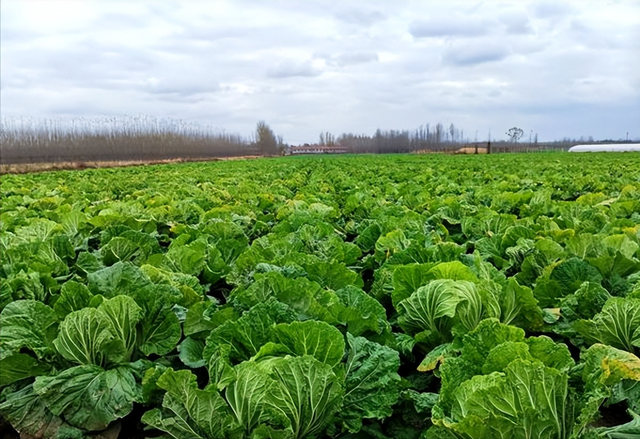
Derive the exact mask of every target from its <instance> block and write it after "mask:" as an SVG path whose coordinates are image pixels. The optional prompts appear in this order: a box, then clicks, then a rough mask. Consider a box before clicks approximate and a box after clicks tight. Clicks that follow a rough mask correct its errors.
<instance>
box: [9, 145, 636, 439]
mask: <svg viewBox="0 0 640 439" xmlns="http://www.w3.org/2000/svg"><path fill="white" fill-rule="evenodd" d="M1 197H2V198H1V211H0V212H1V213H0V261H1V267H0V275H1V284H0V287H1V288H0V308H1V309H2V311H1V314H0V389H1V393H0V414H1V415H2V418H3V421H2V425H3V426H4V428H5V429H9V428H10V427H9V426H8V425H9V424H10V425H11V426H12V427H13V428H14V429H15V430H16V431H17V432H19V433H20V435H21V436H22V437H23V438H92V437H93V438H111V439H115V438H116V437H120V438H130V437H135V438H144V437H149V438H151V437H164V438H175V439H195V438H203V439H205V438H206V439H219V438H220V439H222V438H225V439H241V438H254V439H259V438H264V439H266V438H273V439H289V438H296V439H298V438H342V439H360V438H362V439H364V438H374V439H418V438H429V439H448V438H451V439H454V438H455V439H494V438H504V439H507V438H512V439H596V438H603V439H614V438H630V439H631V438H636V439H637V438H640V359H639V357H638V356H639V355H640V250H639V249H640V155H638V154H633V153H626V154H613V153H610V154H598V153H594V154H589V155H586V156H582V155H575V154H563V153H548V154H517V155H515V154H514V155H506V154H505V155H500V156H495V155H488V156H465V157H462V156H442V155H423V156H415V155H412V156H410V155H393V156H392V155H386V156H317V157H283V158H271V159H258V160H244V161H227V162H223V161H221V162H209V163H189V164H171V165H154V166H141V167H130V168H119V169H95V170H83V171H59V172H48V173H41V174H26V175H4V176H2V177H1Z"/></svg>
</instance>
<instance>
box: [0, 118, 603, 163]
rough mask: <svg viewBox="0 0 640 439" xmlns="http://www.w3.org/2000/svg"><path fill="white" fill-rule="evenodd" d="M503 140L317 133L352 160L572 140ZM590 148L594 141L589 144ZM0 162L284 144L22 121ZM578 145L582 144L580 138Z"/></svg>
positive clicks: (439, 129) (193, 153)
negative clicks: (359, 155)
mask: <svg viewBox="0 0 640 439" xmlns="http://www.w3.org/2000/svg"><path fill="white" fill-rule="evenodd" d="M505 135H506V137H507V140H498V141H496V140H492V139H491V134H489V136H488V138H487V139H486V140H480V141H478V135H477V132H476V133H475V137H474V139H473V140H470V139H469V138H468V137H465V133H464V131H463V130H462V129H459V128H457V127H456V126H455V125H454V124H453V123H452V124H450V125H449V126H447V127H445V125H443V124H442V123H438V124H435V125H429V124H426V125H421V126H420V127H418V128H417V129H415V130H388V131H383V130H380V129H378V130H377V131H376V132H375V133H374V134H373V135H364V134H352V133H344V134H341V135H339V136H334V135H333V134H331V133H330V132H323V133H321V134H320V137H319V142H318V143H319V145H320V146H323V147H339V148H340V150H341V151H348V152H351V153H380V154H384V153H406V152H458V151H461V150H463V151H465V152H474V151H475V152H492V153H496V152H515V151H540V150H548V149H568V148H569V147H571V146H572V145H574V144H576V143H577V142H578V141H577V140H572V139H563V140H561V141H556V142H550V143H544V144H543V143H539V142H538V135H537V134H535V136H534V134H533V131H531V132H530V134H529V138H528V139H526V138H525V132H524V130H522V129H521V128H518V127H513V128H511V129H509V130H508V131H507V132H506V133H505ZM588 140H589V141H591V142H593V139H592V138H589V139H588ZM0 141H1V143H0V163H2V164H16V163H37V162H66V161H116V160H130V161H134V160H140V161H152V160H162V159H173V158H183V159H200V158H202V159H204V158H211V157H228V156H246V155H265V156H269V155H271V156H273V155H281V154H284V153H285V152H286V150H287V148H288V145H286V144H285V143H284V140H283V138H282V136H279V135H276V134H275V133H274V131H273V130H272V129H271V128H270V127H269V125H267V123H266V122H265V121H260V122H258V124H257V126H256V130H255V133H254V135H253V136H251V138H249V139H246V138H243V137H241V136H240V135H237V134H229V133H225V132H224V131H222V132H221V131H220V130H218V129H215V128H212V127H209V126H202V125H199V124H195V123H189V122H184V121H181V120H172V119H156V118H153V117H124V118H122V117H121V118H103V119H84V118H78V119H71V120H67V121H61V120H33V119H26V118H19V119H8V118H3V119H2V120H1V121H0ZM579 143H586V141H585V140H584V139H582V138H581V139H580V142H579Z"/></svg>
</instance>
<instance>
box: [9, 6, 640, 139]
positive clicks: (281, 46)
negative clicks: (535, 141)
mask: <svg viewBox="0 0 640 439" xmlns="http://www.w3.org/2000/svg"><path fill="white" fill-rule="evenodd" d="M1 8H2V11H1V12H2V15H1V20H2V22H1V38H2V39H1V105H2V107H1V109H2V114H3V116H33V117H37V118H40V117H42V118H51V117H56V118H71V117H78V116H82V117H96V116H110V115H139V114H144V115H151V116H156V117H171V118H177V119H184V120H188V121H197V122H199V123H203V124H207V125H213V126H215V127H219V128H220V129H224V130H226V131H228V132H233V133H239V134H242V135H250V134H251V133H252V132H253V130H254V128H255V124H256V122H257V121H258V120H265V121H266V122H267V123H268V124H269V125H270V126H271V128H273V130H274V131H275V132H276V133H278V134H281V135H283V136H284V140H285V141H286V142H289V143H292V144H297V143H302V142H314V141H317V139H318V135H319V133H320V132H321V131H329V132H332V133H334V134H336V135H337V134H340V133H343V132H352V133H366V134H372V133H373V132H374V131H375V129H376V128H381V129H414V128H417V127H418V126H420V125H421V124H426V123H431V124H432V125H433V124H435V123H437V122H442V123H444V124H445V125H447V126H448V125H449V124H450V123H452V122H453V123H454V124H455V125H456V126H457V127H459V128H461V129H463V130H464V133H465V136H469V137H470V138H471V140H473V139H474V137H475V136H476V131H477V133H478V134H477V136H478V139H480V140H484V139H486V137H487V134H488V133H489V131H491V135H492V137H493V138H497V139H504V138H506V136H505V134H504V133H505V131H507V130H508V129H509V128H510V127H512V126H518V127H520V128H522V129H523V130H524V132H525V133H526V136H525V138H527V137H528V135H529V134H530V133H532V132H533V133H538V134H539V138H540V140H552V139H557V138H562V137H565V136H567V137H576V138H577V137H580V136H585V137H587V136H593V137H595V138H596V139H598V138H601V139H602V138H613V139H619V138H625V136H626V133H627V132H629V137H630V138H640V0H628V1H623V0H620V1H615V0H611V1H606V0H601V1H596V0H592V1H589V0H580V1H562V0H555V1H546V0H544V1H537V0H534V1H450V0H447V1H444V0H442V1H435V0H433V1H413V2H412V1H379V2H375V1H366V2H365V1H264V0H263V1H218V0H216V1H213V0H211V1H196V0H180V1H162V0H156V1H149V2H145V1H139V0H138V1H135V2H134V1H129V2H119V1H112V0H103V1H89V0H76V1H56V0H21V1H18V0H3V1H2V3H1Z"/></svg>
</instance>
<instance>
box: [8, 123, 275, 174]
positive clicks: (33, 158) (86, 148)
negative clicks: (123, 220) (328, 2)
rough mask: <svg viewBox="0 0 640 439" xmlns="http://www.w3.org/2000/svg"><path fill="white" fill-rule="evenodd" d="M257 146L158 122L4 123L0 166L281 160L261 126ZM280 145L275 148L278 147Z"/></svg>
mask: <svg viewBox="0 0 640 439" xmlns="http://www.w3.org/2000/svg"><path fill="white" fill-rule="evenodd" d="M262 124H263V126H262V128H260V127H261V126H260V124H259V125H258V128H259V129H258V134H257V140H256V141H254V140H251V139H245V138H243V137H242V136H240V135H237V134H229V133H225V132H224V131H221V130H218V129H216V128H213V127H210V126H203V125H199V124H196V123H190V122H185V121H182V120H173V119H156V118H153V117H119V118H101V119H84V118H77V119H71V120H35V119H29V118H3V119H2V120H1V121H0V163H2V164H20V163H57V162H78V161H154V160H164V159H178V158H180V159H205V158H212V157H231V156H246V155H259V154H277V152H278V151H277V148H278V146H279V145H280V144H281V143H282V138H279V139H278V138H277V137H276V136H275V135H274V134H273V132H272V131H271V130H270V129H269V128H268V127H267V126H266V124H264V123H262ZM274 145H275V146H274Z"/></svg>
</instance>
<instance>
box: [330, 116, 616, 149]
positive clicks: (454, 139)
mask: <svg viewBox="0 0 640 439" xmlns="http://www.w3.org/2000/svg"><path fill="white" fill-rule="evenodd" d="M523 134H524V133H523ZM499 137H500V140H496V139H492V138H491V134H488V135H487V136H486V137H485V138H484V139H481V138H479V137H478V135H477V133H475V134H474V137H473V138H469V137H467V136H465V133H464V131H463V130H461V129H458V128H457V127H456V126H455V125H454V124H451V125H449V126H448V127H445V126H444V125H443V124H442V123H438V124H436V125H429V124H427V125H422V126H420V127H419V128H417V129H415V130H389V131H382V130H380V129H378V130H377V131H376V132H375V134H373V135H366V134H351V133H347V134H341V135H339V136H337V137H336V136H334V135H333V134H331V133H321V134H320V138H319V142H318V145H321V146H328V147H333V146H335V147H341V148H344V149H346V150H347V151H348V152H350V153H373V154H388V153H408V152H416V153H429V152H445V153H457V152H463V153H467V154H469V153H471V154H473V153H474V152H476V151H477V152H478V153H483V154H484V153H492V154H495V153H505V152H537V151H549V150H559V151H560V150H561V151H565V150H568V149H569V148H571V147H572V146H573V145H576V144H578V143H599V142H597V141H594V140H593V138H588V139H584V138H580V139H569V138H564V139H562V140H556V141H553V142H538V135H537V133H534V132H533V131H530V132H529V134H528V135H523V137H522V138H519V139H517V140H513V139H510V140H502V139H503V138H504V137H508V134H507V133H505V134H504V135H502V134H500V136H499ZM620 142H621V141H618V142H613V141H611V140H609V141H607V143H620Z"/></svg>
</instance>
